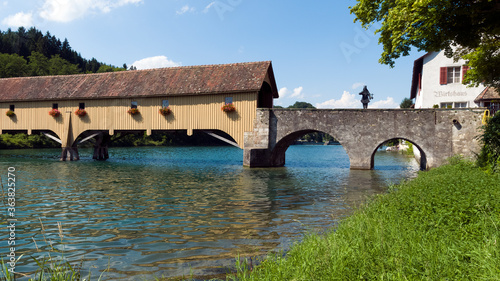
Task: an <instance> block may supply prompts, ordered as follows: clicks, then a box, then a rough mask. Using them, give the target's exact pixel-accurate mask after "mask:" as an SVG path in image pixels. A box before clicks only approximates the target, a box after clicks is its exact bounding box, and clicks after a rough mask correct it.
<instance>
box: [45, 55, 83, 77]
mask: <svg viewBox="0 0 500 281" xmlns="http://www.w3.org/2000/svg"><path fill="white" fill-rule="evenodd" d="M49 73H50V75H68V74H77V73H80V71H79V70H78V66H77V65H76V64H71V63H69V62H68V61H67V60H64V59H62V58H61V57H60V56H59V55H55V56H53V57H52V58H51V59H50V60H49Z"/></svg>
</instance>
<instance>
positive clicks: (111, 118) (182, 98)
mask: <svg viewBox="0 0 500 281" xmlns="http://www.w3.org/2000/svg"><path fill="white" fill-rule="evenodd" d="M273 98H278V90H277V87H276V82H275V79H274V74H273V69H272V64H271V62H270V61H264V62H250V63H236V64H223V65H205V66H187V67H173V68H162V69H150V70H136V71H123V72H112V73H101V74H82V75H68V76H46V77H21V78H6V79H0V112H2V114H1V115H0V130H1V133H6V132H9V133H10V132H14V133H15V132H26V133H28V134H34V133H40V132H41V133H45V134H46V135H48V136H49V137H51V138H53V139H55V140H57V141H59V142H60V143H61V147H62V154H61V160H77V159H79V155H78V149H77V145H78V143H79V142H81V141H84V140H86V139H90V138H95V139H96V145H95V150H94V158H96V159H105V158H107V141H109V136H112V135H114V134H116V133H118V132H141V131H146V132H147V134H148V135H151V134H152V133H153V132H155V131H169V130H186V132H187V134H188V135H191V134H192V133H193V130H204V131H223V132H225V133H227V134H228V135H229V136H231V137H232V138H233V141H234V142H235V143H236V144H237V145H238V146H239V147H241V148H243V143H244V139H243V138H244V132H251V131H253V129H254V126H253V121H254V119H255V117H256V109H257V108H272V106H273ZM225 104H232V105H233V106H234V109H235V110H234V111H231V110H229V111H223V110H222V107H223V106H224V105H225ZM166 108H168V110H163V112H160V109H166ZM228 108H229V109H231V107H230V106H229V107H228ZM134 113H135V114H134ZM162 113H163V114H162Z"/></svg>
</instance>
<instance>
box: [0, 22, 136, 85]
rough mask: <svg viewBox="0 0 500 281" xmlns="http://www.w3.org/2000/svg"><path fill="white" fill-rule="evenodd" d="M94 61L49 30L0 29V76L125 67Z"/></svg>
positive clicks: (81, 71) (84, 71)
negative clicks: (43, 31)
mask: <svg viewBox="0 0 500 281" xmlns="http://www.w3.org/2000/svg"><path fill="white" fill-rule="evenodd" d="M126 69H127V66H126V64H124V65H123V67H115V66H112V65H107V64H105V63H102V62H99V61H97V60H96V59H95V58H92V59H91V60H87V59H85V58H82V56H81V55H80V54H79V53H78V52H77V51H74V50H72V49H71V46H70V45H69V42H68V40H67V39H64V41H63V42H61V40H60V39H58V38H57V37H55V36H52V35H51V34H50V33H49V32H48V31H47V33H46V34H45V35H43V33H42V32H41V31H40V30H37V29H36V28H34V27H32V28H30V29H29V30H26V29H25V28H23V27H20V28H19V29H18V30H17V31H12V30H11V29H10V28H9V29H8V30H7V31H5V32H3V31H1V30H0V78H6V77H23V76H42V75H67V74H78V73H98V72H111V71H122V70H126Z"/></svg>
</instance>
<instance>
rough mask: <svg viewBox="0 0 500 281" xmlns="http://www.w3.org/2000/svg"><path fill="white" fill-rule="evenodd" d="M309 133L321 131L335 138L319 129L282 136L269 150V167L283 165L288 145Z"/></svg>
mask: <svg viewBox="0 0 500 281" xmlns="http://www.w3.org/2000/svg"><path fill="white" fill-rule="evenodd" d="M311 133H322V134H325V135H328V136H330V137H332V138H333V139H335V137H334V136H332V135H331V134H329V133H327V132H324V131H320V130H313V129H308V130H299V131H295V132H293V133H290V134H288V135H286V136H285V137H283V138H282V139H280V140H279V141H278V142H277V143H276V145H275V146H274V148H273V150H272V151H271V157H270V164H271V167H283V166H284V165H285V158H286V151H287V150H288V148H289V147H290V145H292V144H294V142H295V141H297V140H298V139H300V138H302V137H303V136H306V135H308V134H311ZM339 144H340V143H339Z"/></svg>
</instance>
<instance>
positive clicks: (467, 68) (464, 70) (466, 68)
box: [462, 65, 469, 81]
mask: <svg viewBox="0 0 500 281" xmlns="http://www.w3.org/2000/svg"><path fill="white" fill-rule="evenodd" d="M468 70H469V67H468V66H467V65H464V66H462V81H464V79H465V74H467V71H468Z"/></svg>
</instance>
